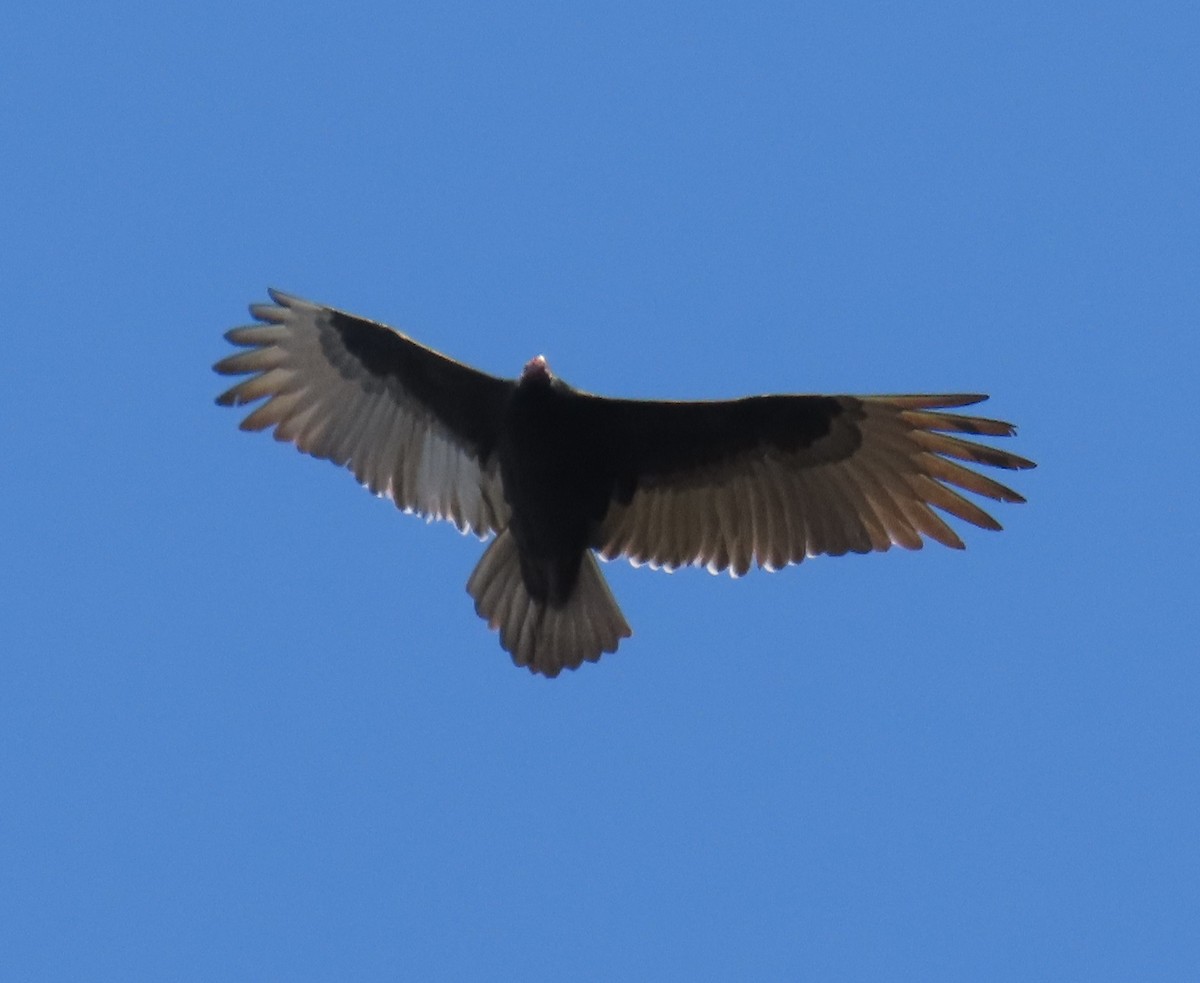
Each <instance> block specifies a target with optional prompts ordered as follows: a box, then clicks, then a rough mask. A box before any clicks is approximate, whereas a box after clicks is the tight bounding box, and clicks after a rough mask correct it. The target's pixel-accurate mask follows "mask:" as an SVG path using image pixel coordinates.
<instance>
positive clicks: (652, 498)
mask: <svg viewBox="0 0 1200 983" xmlns="http://www.w3.org/2000/svg"><path fill="white" fill-rule="evenodd" d="M580 396H581V398H582V399H583V400H584V401H585V402H587V408H586V409H585V410H584V415H585V416H586V417H588V418H589V429H592V430H593V432H600V433H604V434H606V440H605V443H606V452H607V456H608V460H609V462H610V472H609V473H610V477H611V480H612V500H611V502H610V505H609V508H608V511H607V513H606V514H605V516H604V518H603V520H602V521H601V522H600V523H599V525H598V528H597V530H596V532H595V534H594V536H593V540H592V546H593V547H594V548H595V549H597V550H599V552H600V554H601V555H602V556H603V557H605V558H606V559H613V558H615V557H617V556H622V555H624V556H628V557H629V558H630V559H631V560H632V561H633V562H634V563H639V564H640V563H650V564H652V565H654V566H661V567H666V568H668V569H674V568H675V567H679V566H687V565H695V566H706V567H708V569H709V570H712V571H713V572H717V571H720V570H725V569H727V568H728V569H729V570H730V571H731V572H732V573H733V574H734V576H740V575H741V574H743V573H745V572H746V571H747V570H748V569H749V568H750V565H751V562H752V561H757V563H758V565H759V566H761V567H766V568H768V569H778V568H780V567H783V566H785V565H787V564H789V563H799V562H800V561H801V560H803V559H804V558H805V557H808V556H816V555H818V554H821V553H825V554H829V555H832V556H839V555H842V554H844V553H847V552H854V553H867V552H870V551H872V550H887V549H890V548H891V546H892V545H893V544H895V545H898V546H903V547H905V548H907V549H919V548H920V547H921V546H922V544H923V539H922V537H928V538H930V539H934V540H936V541H937V542H939V543H943V544H945V545H946V546H951V547H954V548H956V549H962V548H963V543H962V540H961V539H959V537H958V535H957V534H956V533H955V532H954V530H953V529H951V528H950V526H948V525H947V524H946V522H945V521H944V520H943V519H942V518H941V516H940V515H939V514H938V513H937V512H935V511H934V508H937V509H940V510H942V511H944V512H948V513H949V514H950V515H953V516H956V517H957V518H959V519H962V520H964V521H966V522H969V523H971V524H972V525H976V526H980V527H982V528H984V529H999V528H1000V525H999V523H997V522H996V520H995V519H993V518H992V517H991V516H990V515H988V514H987V513H986V512H984V511H983V510H982V509H981V508H980V507H979V506H978V505H976V504H974V503H973V502H971V501H969V500H968V499H967V498H964V497H963V496H962V495H960V494H959V493H958V491H957V490H956V489H965V490H966V491H969V492H974V493H976V494H978V495H982V496H984V497H986V498H990V499H994V500H996V501H1001V502H1022V501H1024V499H1023V498H1022V497H1021V496H1020V495H1019V494H1017V493H1016V492H1015V491H1013V490H1012V489H1011V488H1007V487H1005V486H1004V485H1002V484H1000V483H999V482H996V481H993V480H992V479H991V478H988V477H985V476H984V475H982V474H979V473H978V472H976V471H973V470H971V469H970V468H967V467H964V466H963V465H961V464H958V463H956V461H966V462H969V463H971V464H985V465H991V466H993V467H999V468H1008V469H1020V468H1031V467H1033V466H1034V465H1033V462H1032V461H1027V460H1025V459H1024V458H1022V457H1017V456H1016V455H1015V454H1010V453H1008V452H1006V451H1002V450H997V449H996V448H994V447H990V446H987V445H984V444H980V443H977V442H974V441H970V440H964V439H962V438H961V437H958V436H954V435H955V434H972V435H977V434H978V435H986V436H994V437H1001V436H1011V435H1012V434H1014V433H1015V428H1014V427H1013V426H1012V425H1011V424H1008V423H1003V422H1000V421H998V420H989V419H985V418H982V417H974V416H962V415H958V414H955V413H947V412H943V411H944V410H946V409H951V408H956V407H962V406H969V405H971V404H974V403H978V402H982V401H983V400H984V399H986V398H987V397H986V396H979V395H945V396H860V397H855V396H756V397H751V398H749V399H741V400H732V401H728V402H709V403H670V402H651V401H637V400H606V399H602V398H600V397H590V396H586V395H583V394H580Z"/></svg>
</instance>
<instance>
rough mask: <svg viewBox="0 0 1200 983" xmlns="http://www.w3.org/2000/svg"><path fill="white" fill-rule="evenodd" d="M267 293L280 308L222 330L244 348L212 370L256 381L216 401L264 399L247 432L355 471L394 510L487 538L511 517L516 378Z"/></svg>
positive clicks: (263, 307)
mask: <svg viewBox="0 0 1200 983" xmlns="http://www.w3.org/2000/svg"><path fill="white" fill-rule="evenodd" d="M270 294H271V299H272V300H274V301H275V305H270V304H254V305H252V306H251V308H250V313H251V314H253V315H254V317H255V318H257V319H258V320H259V321H260V322H262V323H261V324H253V325H247V326H246V327H241V328H234V329H233V330H232V331H229V332H228V333H227V334H226V335H225V337H226V338H227V339H228V340H229V341H230V342H231V343H233V344H234V345H238V346H241V347H243V348H246V349H247V350H246V351H243V352H238V353H237V354H235V355H230V356H228V357H227V358H224V359H222V360H221V361H220V362H218V363H217V364H216V365H215V366H214V369H215V370H216V371H217V372H219V373H221V374H222V375H249V376H250V378H248V379H244V380H242V381H241V382H239V383H238V384H237V385H235V386H233V387H232V388H231V389H229V390H228V391H227V392H225V393H223V394H222V395H221V396H219V397H217V402H218V403H219V404H221V405H223V406H239V405H241V404H243V403H251V402H254V401H255V400H259V399H263V398H265V399H266V400H267V401H266V402H265V403H263V404H262V405H261V406H259V407H257V408H256V409H254V411H253V412H251V413H250V414H249V415H248V416H247V417H246V418H245V419H244V420H243V421H242V423H241V428H242V429H243V430H266V429H270V428H274V431H275V439H276V440H283V441H289V442H291V443H293V444H295V445H296V446H297V447H298V448H299V449H300V450H302V451H304V452H305V453H307V454H311V455H313V457H320V458H325V459H326V460H330V461H333V462H334V463H335V464H337V465H339V466H344V467H346V468H348V469H350V470H351V471H353V472H354V476H355V477H356V478H357V479H358V480H359V482H361V483H362V484H363V485H366V486H367V487H368V488H370V489H371V491H373V492H375V493H376V494H377V495H386V496H388V497H389V498H391V499H392V500H393V501H394V502H395V503H396V505H397V506H398V507H399V508H402V509H404V510H405V511H409V512H419V513H421V514H422V515H425V516H429V517H431V518H437V519H449V520H450V521H451V522H453V523H454V524H455V525H456V526H457V527H458V528H459V529H460V530H466V529H468V528H469V529H471V530H472V531H473V532H475V533H476V535H478V536H480V537H481V538H482V537H484V536H486V535H487V534H488V533H490V532H493V531H497V530H500V529H503V528H504V527H505V526H506V525H507V524H508V506H507V504H506V503H505V501H504V494H503V490H502V488H501V483H500V473H499V465H498V462H497V460H496V455H495V449H496V443H497V440H498V428H499V426H500V421H501V419H502V416H503V412H502V411H503V408H504V405H505V403H506V401H507V399H508V396H509V393H510V392H511V390H512V387H513V385H514V383H512V382H509V381H507V380H504V379H498V378H496V377H494V376H490V375H486V374H484V373H483V372H478V371H476V370H475V369H472V368H469V367H468V366H466V365H463V364H461V363H459V362H455V361H454V360H453V359H449V358H447V357H446V356H444V355H440V354H438V353H437V352H435V351H433V350H432V349H429V348H425V347H424V346H422V345H419V344H417V343H416V342H415V341H413V340H412V339H411V338H408V337H406V336H405V335H403V334H401V333H400V332H398V331H395V330H393V329H392V328H389V327H387V326H386V325H383V324H377V323H375V322H374V321H367V320H365V319H363V318H359V317H354V316H353V315H351V314H346V313H343V312H342V311H338V310H334V309H332V308H329V307H322V306H320V305H317V304H312V303H309V302H308V301H305V300H300V299H299V298H296V297H289V296H288V295H287V294H283V293H280V292H278V291H275V290H272V291H270Z"/></svg>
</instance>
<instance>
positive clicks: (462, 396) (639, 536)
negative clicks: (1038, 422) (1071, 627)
mask: <svg viewBox="0 0 1200 983" xmlns="http://www.w3.org/2000/svg"><path fill="white" fill-rule="evenodd" d="M271 298H272V299H273V300H274V301H275V305H267V304H255V305H253V306H252V307H251V308H250V310H251V313H252V314H253V315H254V317H255V318H257V319H258V320H259V321H260V322H262V323H260V324H255V325H249V326H247V327H241V328H234V329H233V330H232V331H230V332H228V333H227V334H226V338H227V339H228V340H229V341H230V342H232V343H233V344H234V345H238V346H240V347H242V348H244V349H246V350H245V351H242V352H238V353H237V354H234V355H230V356H228V357H227V358H225V359H222V360H221V361H220V362H218V363H217V364H216V366H215V368H216V371H217V372H219V373H221V374H223V375H248V376H249V378H247V379H244V380H242V381H241V382H239V383H237V384H236V385H235V386H233V387H232V388H231V389H229V390H228V391H227V392H225V393H224V394H222V395H221V396H220V397H218V399H217V402H218V403H220V404H222V405H225V406H236V405H240V404H243V403H250V402H254V401H255V400H259V399H264V398H265V399H266V402H265V403H262V404H261V405H260V406H258V407H257V408H255V409H254V410H253V411H252V412H251V413H250V414H249V415H248V416H247V417H246V418H245V419H244V420H243V421H242V424H241V426H242V429H243V430H264V429H271V428H273V429H274V431H275V438H276V439H277V440H283V441H288V442H291V443H294V444H295V445H296V446H297V447H298V448H299V449H300V450H302V451H305V452H306V453H309V454H312V455H313V456H314V457H323V458H326V459H328V460H330V461H333V462H334V463H336V464H338V465H342V466H345V467H347V468H349V469H350V470H352V471H353V472H354V476H355V477H356V478H357V479H358V480H359V481H360V482H361V483H362V484H364V485H366V486H367V487H368V488H370V489H371V491H373V492H375V493H376V494H378V495H386V496H388V497H389V498H391V499H392V500H393V501H395V503H396V505H397V506H399V507H400V508H402V509H403V510H404V511H406V512H418V513H420V514H422V515H426V516H429V517H432V518H438V519H448V520H450V521H451V522H453V523H454V524H455V525H456V526H457V527H458V528H459V529H460V530H463V531H466V530H468V529H469V530H471V531H472V532H474V533H475V534H476V535H478V536H479V537H481V538H486V537H488V536H489V535H491V534H493V533H494V534H496V538H495V539H494V540H493V541H492V543H491V544H490V545H489V546H488V548H487V550H486V551H485V552H484V554H483V557H482V559H481V560H480V561H479V565H478V566H477V567H476V568H475V571H474V573H472V574H471V578H470V580H469V581H468V583H467V590H468V591H469V592H470V594H471V596H472V597H473V598H474V599H475V609H476V611H477V612H478V613H479V614H480V616H481V617H483V618H485V619H486V620H487V622H488V624H489V625H490V626H491V627H492V628H498V629H499V630H500V643H501V645H503V646H504V648H505V649H507V650H508V651H509V652H510V653H512V657H513V661H514V662H516V663H517V664H518V665H523V666H528V667H529V669H530V670H532V671H533V672H540V673H543V674H544V675H547V676H556V675H557V674H558V673H559V672H560V671H561V670H562V669H563V668H564V667H565V668H570V669H574V668H576V667H577V666H579V665H580V664H581V663H582V662H584V661H585V660H586V661H594V660H595V659H598V658H599V657H600V655H601V653H603V652H612V651H615V650H616V647H617V644H618V643H619V642H620V640H621V639H622V638H624V637H627V636H628V635H629V634H630V629H629V626H628V624H626V622H625V618H624V616H623V615H622V614H621V611H620V609H619V608H618V607H617V604H616V601H615V600H614V598H613V596H612V593H611V592H610V591H609V589H608V585H607V584H606V583H605V581H604V578H603V576H602V574H601V573H600V569H599V567H598V565H597V563H596V559H595V556H594V553H593V551H594V552H596V553H599V554H600V555H601V556H602V557H604V558H605V559H613V558H615V557H618V556H627V557H629V558H630V559H631V560H632V561H633V562H634V563H635V564H641V563H650V564H651V565H653V566H661V567H666V568H667V569H674V568H675V567H679V566H687V565H696V566H705V567H707V568H708V569H709V570H711V571H713V572H717V571H720V570H726V569H728V570H730V571H731V572H732V573H733V574H734V575H735V576H740V575H741V574H743V573H745V572H746V571H747V570H748V569H749V568H750V565H751V563H752V562H757V563H758V564H759V566H762V567H766V568H767V569H778V568H780V567H783V566H785V565H787V564H789V563H799V562H800V561H801V560H803V559H804V558H805V557H806V556H815V555H818V554H821V553H825V554H829V555H833V556H839V555H841V554H844V553H847V552H855V553H866V552H870V551H872V550H887V549H889V548H890V547H891V546H892V545H893V544H896V545H899V546H903V547H906V548H908V549H919V548H920V547H921V545H922V537H928V538H930V539H934V540H936V541H938V542H940V543H943V544H945V545H946V546H951V547H954V548H956V549H961V548H962V545H963V544H962V540H960V539H959V537H958V535H957V533H955V532H954V530H953V529H951V528H950V526H948V525H947V524H946V522H945V521H944V520H943V519H942V518H941V517H940V516H939V514H938V513H937V512H934V511H933V508H931V506H933V507H936V508H937V509H940V510H942V511H944V512H947V513H949V514H950V515H953V516H956V517H957V518H959V519H962V520H964V521H966V522H968V523H971V524H973V525H976V526H981V527H982V528H985V529H999V528H1000V526H999V524H998V523H997V522H996V521H995V520H994V519H993V518H992V517H991V516H990V515H988V514H987V513H986V512H984V511H983V510H982V509H980V508H979V507H978V506H977V505H975V504H974V503H973V502H971V501H969V500H968V499H966V498H964V497H962V496H961V495H960V494H959V493H958V492H957V491H956V490H955V489H965V490H967V491H970V492H974V493H976V494H978V495H982V496H985V497H987V498H991V499H994V500H996V501H1002V502H1021V501H1024V499H1023V498H1022V497H1021V496H1020V495H1018V494H1017V493H1016V492H1015V491H1012V490H1011V489H1009V488H1006V487H1005V486H1004V485H1001V484H999V483H998V482H996V481H993V480H992V479H991V478H987V477H985V476H983V475H982V474H979V473H978V472H976V471H973V470H970V469H969V468H966V467H964V466H962V465H961V464H958V463H956V461H965V462H968V463H970V464H986V465H990V466H992V467H999V468H1008V469H1020V468H1030V467H1033V463H1032V462H1030V461H1027V460H1025V459H1024V458H1021V457H1017V456H1016V455H1015V454H1010V453H1008V452H1007V451H1001V450H997V449H995V448H994V447H990V446H987V445H984V444H980V443H976V442H974V441H970V440H964V439H963V438H961V437H958V436H953V435H954V434H970V435H983V436H990V437H1003V436H1011V435H1012V434H1013V433H1014V428H1013V427H1012V426H1011V425H1010V424H1007V423H1002V422H1000V421H997V420H989V419H985V418H983V417H975V416H961V415H958V414H956V413H950V412H945V411H946V410H950V409H955V408H958V407H963V406H969V405H971V404H973V403H978V402H981V401H982V400H984V399H986V398H987V397H986V396H979V395H942V396H751V397H749V398H746V399H737V400H726V401H711V402H666V401H650V400H628V399H609V398H605V397H601V396H593V395H590V394H588V393H583V392H580V391H579V390H576V389H572V388H571V387H570V386H568V385H566V384H565V383H564V382H562V381H561V380H559V379H556V378H554V376H553V375H552V374H551V373H550V370H549V368H548V367H547V365H546V362H545V359H543V358H541V357H540V356H539V357H538V358H535V359H533V360H531V361H530V362H529V363H528V364H527V365H526V366H525V370H524V372H523V373H522V375H521V377H520V378H519V379H518V380H516V381H512V380H508V379H498V378H496V377H494V376H490V375H486V374H484V373H482V372H479V371H476V370H475V369H472V368H469V367H468V366H466V365H463V364H461V363H459V362H455V361H453V360H452V359H449V358H446V357H445V356H444V355H440V354H438V353H437V352H435V351H432V350H431V349H428V348H425V347H423V346H421V345H419V344H417V343H416V342H415V341H413V340H412V339H411V338H408V337H406V336H405V335H403V334H400V333H399V332H397V331H395V330H393V329H391V328H389V327H387V326H385V325H382V324H376V323H375V322H373V321H367V320H364V319H362V318H358V317H354V316H353V315H350V314H346V313H343V312H342V311H337V310H333V309H332V308H328V307H321V306H318V305H316V304H311V303H309V302H307V301H303V300H299V299H298V298H295V297H289V296H287V295H286V294H282V293H279V292H277V291H271Z"/></svg>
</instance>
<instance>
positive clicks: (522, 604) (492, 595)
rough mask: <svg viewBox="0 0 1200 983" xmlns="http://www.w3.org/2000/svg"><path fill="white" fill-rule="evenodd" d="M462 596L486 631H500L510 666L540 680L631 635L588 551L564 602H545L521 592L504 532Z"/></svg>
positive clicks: (517, 564)
mask: <svg viewBox="0 0 1200 983" xmlns="http://www.w3.org/2000/svg"><path fill="white" fill-rule="evenodd" d="M467 593H468V594H470V595H471V596H472V597H473V598H475V611H476V613H477V614H478V615H479V616H480V617H481V618H484V619H485V620H486V621H487V623H488V627H489V628H492V629H496V628H499V629H500V644H501V645H502V646H503V647H504V648H505V649H506V650H507V651H508V652H509V653H511V655H512V660H513V662H514V663H516V664H517V665H519V666H528V667H529V671H530V672H540V673H541V674H542V675H544V676H550V677H554V676H557V675H558V674H559V673H560V672H561V671H562V670H563V669H564V668H565V669H578V668H579V666H580V665H581V664H582V663H583V662H585V661H587V662H595V661H596V660H597V659H599V658H600V655H601V654H602V653H604V652H615V651H616V650H617V645H618V644H619V643H620V641H621V639H622V638H628V637H629V636H630V635H631V634H632V632H631V631H630V629H629V625H628V624H627V623H626V621H625V616H624V615H623V614H621V609H620V608H619V607H617V601H616V598H614V597H613V595H612V591H611V590H609V589H608V584H607V583H606V582H605V580H604V575H603V574H602V573H601V572H600V567H599V566H598V565H597V564H596V557H595V556H594V555H592V553H591V551H590V550H589V551H587V552H585V553H584V554H583V561H582V564H581V566H580V568H579V580H578V581H577V582H576V584H575V590H574V591H572V593H571V596H570V597H569V598H568V599H567V603H566V604H564V605H562V606H561V607H560V606H557V605H553V604H545V603H543V602H541V601H535V600H534V599H533V598H532V597H530V596H529V592H528V591H527V590H526V589H525V582H524V581H523V580H522V579H521V559H520V555H519V554H518V553H517V543H516V540H515V539H513V536H512V533H511V532H508V531H507V530H505V531H504V532H502V533H500V535H499V536H497V537H496V539H495V540H493V542H492V543H491V545H490V546H488V548H487V550H486V551H485V552H484V554H483V556H482V558H481V559H480V560H479V565H478V566H477V567H475V571H474V572H473V573H472V574H471V579H470V580H468V581H467Z"/></svg>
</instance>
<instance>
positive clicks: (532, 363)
mask: <svg viewBox="0 0 1200 983" xmlns="http://www.w3.org/2000/svg"><path fill="white" fill-rule="evenodd" d="M553 378H554V376H553V375H552V374H551V372H550V363H549V362H547V361H546V356H545V355H535V356H534V357H533V358H531V359H530V360H529V361H528V362H526V363H525V368H524V369H522V370H521V381H522V382H531V381H533V380H534V379H544V380H546V381H547V382H549V381H550V380H551V379H553Z"/></svg>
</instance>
